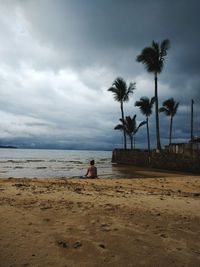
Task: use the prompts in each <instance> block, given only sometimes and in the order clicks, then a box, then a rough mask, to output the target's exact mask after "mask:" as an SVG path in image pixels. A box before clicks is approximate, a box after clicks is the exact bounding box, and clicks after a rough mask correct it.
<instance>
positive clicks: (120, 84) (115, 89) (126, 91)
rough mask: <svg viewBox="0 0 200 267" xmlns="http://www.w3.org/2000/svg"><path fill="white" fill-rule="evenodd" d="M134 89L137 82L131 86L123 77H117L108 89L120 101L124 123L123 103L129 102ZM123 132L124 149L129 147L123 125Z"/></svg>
mask: <svg viewBox="0 0 200 267" xmlns="http://www.w3.org/2000/svg"><path fill="white" fill-rule="evenodd" d="M133 90H135V83H130V84H129V86H127V84H126V82H125V81H124V80H123V79H122V78H119V77H118V78H116V79H115V81H114V82H113V84H112V87H110V88H109V89H108V91H110V92H112V93H113V94H114V99H115V100H116V101H118V102H120V108H121V115H122V124H123V125H124V107H123V103H124V102H128V100H129V96H130V95H131V94H133ZM123 133H124V149H126V148H127V145H126V131H125V128H124V127H123Z"/></svg>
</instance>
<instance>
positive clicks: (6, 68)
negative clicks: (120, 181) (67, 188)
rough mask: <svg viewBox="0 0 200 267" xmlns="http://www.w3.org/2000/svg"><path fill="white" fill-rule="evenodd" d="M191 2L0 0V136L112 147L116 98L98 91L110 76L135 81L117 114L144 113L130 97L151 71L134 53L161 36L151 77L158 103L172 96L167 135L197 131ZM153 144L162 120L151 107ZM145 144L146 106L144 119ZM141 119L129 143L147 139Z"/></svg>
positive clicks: (147, 82) (194, 1)
mask: <svg viewBox="0 0 200 267" xmlns="http://www.w3.org/2000/svg"><path fill="white" fill-rule="evenodd" d="M199 10H200V1H199V0H177V1H172V0H138V1H137V0H123V1H121V0H101V1H95V0H57V1H55V0H21V1H20V0H13V1H12V0H0V144H2V145H17V146H19V147H51V148H76V149H78V148H80V149H113V148H115V147H121V145H122V134H121V133H120V132H119V131H115V130H114V129H113V128H114V127H115V125H116V124H118V119H119V118H120V116H121V114H120V106H119V103H117V102H115V101H114V99H113V96H112V94H111V93H110V92H108V91H107V89H108V88H109V87H110V86H111V85H112V83H113V81H114V80H115V78H116V77H118V76H120V77H123V78H124V79H125V80H126V82H127V83H128V84H129V83H130V82H136V90H135V92H134V95H133V97H132V98H131V99H130V101H129V103H128V104H125V107H124V109H125V114H126V115H131V116H133V115H134V114H137V121H138V123H139V122H141V121H142V120H144V119H145V118H144V117H143V116H142V115H141V114H140V112H139V110H138V108H136V107H134V103H135V101H136V100H139V98H140V97H142V96H148V97H152V96H153V94H154V79H153V75H152V74H149V73H147V72H146V70H145V67H144V66H143V65H142V64H141V63H137V62H136V57H137V55H138V54H140V52H141V50H142V49H143V48H144V47H146V46H149V45H151V43H152V40H155V41H156V42H161V41H162V40H164V39H170V42H171V48H170V50H169V52H168V56H167V60H166V63H165V67H164V69H163V72H162V73H161V74H160V75H159V78H158V79H159V85H158V86H159V87H158V92H159V105H160V106H161V105H162V102H163V101H164V100H166V99H168V98H171V97H174V99H175V100H176V101H178V102H180V107H179V110H178V112H177V115H176V116H175V118H174V127H173V142H184V141H188V140H189V138H190V102H191V99H192V98H193V99H194V101H195V105H194V121H195V127H194V134H195V135H200V118H199V116H197V115H198V114H199V113H200V60H199V47H200V34H199V27H200V16H199ZM160 126H161V142H162V145H163V146H164V145H165V144H167V143H168V135H169V133H168V132H169V118H167V117H165V116H164V115H163V114H161V115H160ZM150 130H151V142H152V146H154V145H155V113H153V115H152V116H151V118H150ZM146 139H147V138H146V128H145V126H144V127H143V128H141V129H140V130H139V132H138V133H137V135H136V147H147V142H146Z"/></svg>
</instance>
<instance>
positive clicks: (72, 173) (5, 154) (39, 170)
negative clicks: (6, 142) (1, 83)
mask: <svg viewBox="0 0 200 267" xmlns="http://www.w3.org/2000/svg"><path fill="white" fill-rule="evenodd" d="M111 157H112V152H111V151H83V150H48V149H0V178H9V177H13V178H23V177H26V178H49V177H50V178H52V177H56V178H57V177H76V176H83V175H85V173H86V170H87V167H88V165H89V161H90V160H92V159H94V160H95V165H96V166H97V168H98V175H99V176H101V177H113V176H114V175H115V173H114V171H113V166H112V163H111Z"/></svg>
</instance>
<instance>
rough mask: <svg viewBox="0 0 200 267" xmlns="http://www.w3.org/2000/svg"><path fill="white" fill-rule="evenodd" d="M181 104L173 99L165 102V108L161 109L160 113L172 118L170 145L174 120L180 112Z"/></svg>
mask: <svg viewBox="0 0 200 267" xmlns="http://www.w3.org/2000/svg"><path fill="white" fill-rule="evenodd" d="M178 106H179V102H175V100H174V99H173V98H169V99H167V100H165V101H164V102H163V106H162V107H161V108H160V109H159V112H164V114H165V115H166V116H170V127H169V144H171V142H172V124H173V118H174V116H175V115H176V112H177V110H178Z"/></svg>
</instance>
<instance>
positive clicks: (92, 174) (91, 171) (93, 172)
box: [85, 160, 97, 178]
mask: <svg viewBox="0 0 200 267" xmlns="http://www.w3.org/2000/svg"><path fill="white" fill-rule="evenodd" d="M85 176H86V177H87V178H97V168H96V167H95V166H94V160H91V161H90V166H89V167H88V169H87V173H86V175H85Z"/></svg>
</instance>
